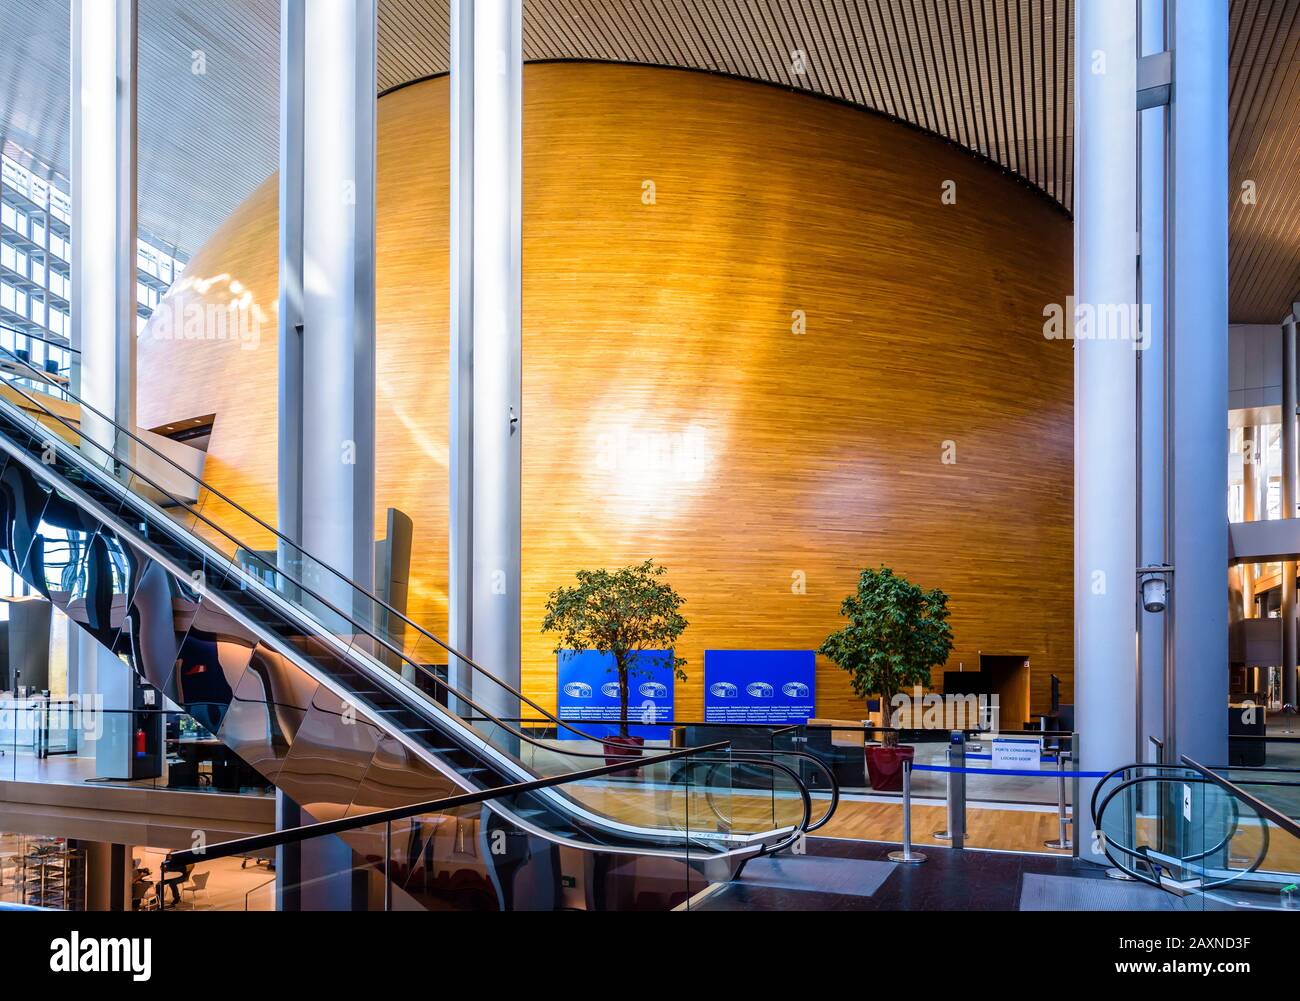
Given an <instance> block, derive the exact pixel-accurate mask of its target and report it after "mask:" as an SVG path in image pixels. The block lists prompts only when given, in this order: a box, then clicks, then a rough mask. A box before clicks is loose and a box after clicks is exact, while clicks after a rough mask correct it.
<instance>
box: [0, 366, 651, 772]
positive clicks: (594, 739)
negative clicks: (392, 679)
mask: <svg viewBox="0 0 1300 1001" xmlns="http://www.w3.org/2000/svg"><path fill="white" fill-rule="evenodd" d="M5 350H6V349H5V348H2V347H0V351H5ZM11 388H14V390H15V391H16V392H18V393H19V394H20V395H21V396H23V398H24V399H27V400H28V401H29V402H31V403H33V404H35V405H36V406H38V407H40V409H41V410H42V411H43V412H45V413H46V414H48V415H49V416H50V417H51V418H53V419H54V420H56V421H58V422H59V423H60V424H62V425H63V426H64V427H66V428H68V430H70V431H72V432H73V433H75V434H77V435H78V436H80V438H81V440H83V441H89V442H90V443H91V444H93V445H94V446H95V447H96V448H98V449H99V450H100V451H101V452H104V453H105V454H106V455H107V456H109V458H111V459H112V460H113V461H114V462H116V463H118V464H119V465H121V466H122V467H123V468H125V469H126V470H128V471H129V472H130V473H131V474H132V476H133V477H137V478H139V479H140V480H141V481H142V482H144V483H147V484H148V485H149V486H151V487H153V488H154V489H155V490H157V491H158V492H159V493H161V494H162V495H163V496H165V497H167V498H169V499H171V500H173V501H175V503H176V504H177V505H179V506H181V507H184V508H185V510H186V511H188V512H189V513H190V514H192V515H194V517H195V518H196V519H198V520H200V521H202V522H203V523H204V524H205V525H208V526H209V527H210V528H212V529H213V530H214V531H216V532H218V533H219V534H221V535H222V536H223V537H224V538H225V539H227V540H228V541H229V542H231V543H232V544H234V545H235V546H237V547H238V548H239V549H242V550H243V551H245V552H247V553H249V554H250V555H251V556H252V557H253V558H254V559H256V560H258V561H259V562H261V563H262V564H263V565H264V566H266V567H267V569H269V570H270V571H271V572H273V573H275V574H278V575H279V576H281V577H283V578H284V579H285V580H287V581H288V582H289V583H290V584H292V585H293V586H294V587H295V588H297V589H298V590H300V591H301V592H302V593H304V594H306V595H308V596H310V597H312V598H313V599H315V600H316V601H318V602H319V603H320V604H321V605H322V606H324V607H325V608H327V609H329V610H330V611H331V612H333V613H334V614H335V615H337V616H338V617H339V618H340V619H342V620H343V621H345V622H347V623H349V624H350V625H352V626H355V627H356V628H357V630H358V632H359V633H361V634H364V635H366V636H368V637H370V638H371V639H372V640H374V641H375V642H377V643H379V644H380V645H382V646H383V647H384V648H386V649H387V650H388V651H389V652H391V653H392V654H393V655H394V656H396V657H398V658H400V659H401V660H402V661H403V662H405V663H407V664H409V665H411V667H413V668H414V669H416V670H417V671H420V672H421V673H423V674H425V675H426V676H428V677H430V678H432V679H433V680H435V681H436V682H437V683H438V684H439V685H441V686H442V687H443V688H445V689H446V690H447V691H448V692H449V693H451V694H453V695H455V696H456V697H457V698H458V699H460V700H461V701H462V702H464V703H465V704H466V705H468V706H470V707H472V708H473V709H475V710H477V711H478V712H480V713H482V714H483V718H484V719H488V720H491V721H492V722H493V723H495V724H496V725H498V726H500V727H501V728H502V729H503V730H504V731H506V732H507V733H510V734H513V735H514V736H516V737H518V738H519V739H520V740H523V741H524V742H526V743H528V744H531V745H533V746H535V747H542V748H544V749H546V750H554V748H550V747H547V746H546V745H544V744H541V743H540V742H539V741H537V740H534V739H533V738H532V737H530V736H528V735H527V734H525V733H523V732H522V731H520V730H517V729H515V728H514V727H512V726H510V725H509V724H508V723H507V722H506V721H504V720H502V719H500V718H498V717H497V716H495V715H493V714H492V713H491V712H490V711H488V710H487V709H484V708H483V707H482V706H480V705H479V704H478V703H477V702H475V701H474V700H473V699H472V698H471V697H470V696H467V695H465V694H464V693H463V692H461V691H460V690H459V689H457V688H454V687H453V686H452V685H450V684H449V683H448V682H446V681H443V680H442V679H441V678H439V677H438V676H437V675H436V674H434V673H433V672H432V671H430V670H429V669H428V668H427V667H425V666H424V665H423V664H418V663H416V662H415V661H413V660H411V658H409V657H408V656H407V655H406V654H405V653H404V652H403V651H402V650H400V649H398V648H397V647H396V646H394V645H393V644H392V643H391V642H390V641H389V640H388V639H387V638H385V637H383V636H380V635H378V634H376V633H375V632H372V631H371V630H370V629H369V628H367V627H366V626H365V625H364V624H363V623H359V622H357V621H356V620H355V619H353V618H352V617H351V616H350V615H349V614H348V613H346V612H344V611H343V610H342V609H340V608H339V607H338V606H337V605H335V604H334V603H333V602H332V601H330V600H329V599H328V598H326V597H324V596H323V595H320V594H318V593H316V592H315V591H313V590H312V589H311V588H309V587H307V585H305V584H303V583H301V582H300V581H298V580H297V579H296V578H294V577H293V576H291V575H290V574H289V573H287V572H286V571H285V570H283V569H282V568H280V567H277V566H274V565H272V564H271V563H268V562H267V561H266V560H265V559H263V558H262V557H261V556H260V555H258V553H257V551H256V550H253V549H250V548H249V547H248V546H246V545H245V544H244V543H243V542H242V541H241V540H239V539H236V538H235V537H234V536H232V535H231V534H230V533H229V532H227V531H226V530H225V529H224V528H222V527H221V526H220V525H218V524H216V523H215V522H213V521H212V520H210V519H209V518H207V517H206V516H204V515H203V513H202V512H201V511H196V510H194V509H193V508H191V507H190V506H189V504H188V503H187V502H185V501H183V500H181V499H180V498H178V497H176V496H175V495H174V494H172V493H170V492H169V491H168V490H167V488H166V487H163V486H162V485H161V484H159V483H157V482H156V481H155V480H153V479H151V478H150V477H149V476H148V475H147V474H145V473H142V472H141V471H140V470H138V469H136V468H135V467H134V466H132V465H131V464H130V463H129V462H127V461H126V460H124V459H122V458H121V457H120V456H118V455H117V454H116V453H115V452H113V451H112V450H110V449H109V448H108V447H107V446H105V445H103V444H102V443H100V442H98V441H96V440H95V439H94V438H92V437H89V436H87V435H85V434H84V433H82V431H81V430H80V428H77V427H74V426H73V425H72V424H70V423H69V422H68V421H66V420H64V419H63V418H62V417H61V416H60V415H58V414H56V413H54V412H53V411H52V410H49V409H48V408H47V407H45V406H44V405H43V404H41V403H40V402H39V401H38V400H34V399H32V398H31V397H30V396H28V395H27V394H26V393H23V392H22V390H21V389H18V388H17V387H11ZM0 405H3V406H12V404H10V403H9V402H8V401H6V400H0ZM86 406H87V407H88V408H89V409H90V410H92V411H94V412H95V413H98V412H99V411H97V410H95V408H94V407H90V406H89V405H88V404H86ZM14 409H15V410H18V411H19V413H21V410H20V409H19V408H16V407H15V408H14ZM24 416H25V415H24ZM105 419H106V420H108V421H109V423H113V422H112V420H111V419H110V418H105ZM33 423H34V426H35V427H36V428H37V429H41V428H42V425H41V424H40V423H39V422H33ZM113 426H114V427H115V428H117V427H118V425H116V424H113ZM118 429H119V430H122V431H123V433H125V434H128V435H129V434H130V432H127V431H125V429H121V428H118ZM131 437H133V438H134V437H135V436H134V435H131ZM137 440H139V439H137ZM141 444H143V445H144V447H145V448H146V449H149V450H150V451H153V449H152V448H151V447H150V446H149V445H148V444H147V443H145V442H141ZM154 454H156V455H159V456H160V457H161V458H164V459H167V461H168V462H171V460H170V459H169V458H168V457H167V456H165V455H162V453H160V452H154ZM172 464H173V465H175V463H172ZM92 465H93V464H92ZM95 468H96V470H97V471H98V472H99V473H102V474H104V475H105V477H106V478H107V479H110V480H112V481H113V482H114V483H115V484H116V485H117V486H118V487H121V488H122V489H123V490H124V491H125V492H126V493H127V495H128V496H130V497H132V498H133V499H135V500H137V501H142V502H144V501H146V500H147V499H146V498H143V497H141V496H140V495H138V494H136V493H134V492H133V491H131V490H130V489H129V488H128V487H126V486H124V485H123V484H121V483H120V482H118V481H117V480H116V479H113V477H111V476H108V475H107V473H106V471H105V470H103V469H101V468H99V467H95ZM177 468H181V467H179V466H178V467H177ZM186 475H187V476H191V478H193V479H195V480H196V482H200V483H201V482H202V481H199V480H197V478H196V477H192V475H191V474H190V473H188V472H187V473H186ZM218 496H222V495H221V494H218ZM234 506H235V507H238V505H234ZM240 510H242V508H241V509H240ZM162 517H163V520H164V522H165V523H167V524H172V525H174V526H175V527H177V528H182V527H183V526H181V525H179V524H178V523H177V522H176V520H175V519H173V518H169V517H167V516H166V515H162ZM252 517H254V520H258V519H256V516H252ZM299 551H300V552H303V551H302V550H299ZM303 555H305V556H308V557H309V558H311V559H314V557H310V554H307V553H305V552H303ZM232 565H233V566H236V567H237V566H238V564H237V563H233V562H232ZM320 565H321V566H324V567H325V568H326V569H328V570H330V572H331V573H333V574H335V575H338V576H339V578H340V580H343V581H344V582H345V583H350V582H348V581H347V579H346V578H344V577H342V576H341V575H339V573H338V571H337V570H334V569H333V568H332V567H328V566H326V565H325V564H320ZM259 583H260V582H259ZM357 589H358V590H360V591H363V592H364V589H363V588H357ZM364 593H367V594H368V593H369V592H364ZM281 597H283V596H282V595H281ZM376 600H378V599H376ZM381 604H382V602H381ZM307 614H308V617H309V618H310V615H309V613H307ZM396 614H398V615H400V613H396ZM313 621H314V619H313ZM412 624H413V625H414V623H412ZM317 625H318V627H319V628H321V629H324V626H323V625H321V624H320V623H317ZM417 628H419V627H418V626H417ZM420 632H422V633H425V631H424V630H423V629H420ZM425 635H429V636H430V638H432V639H434V640H436V641H437V642H438V643H439V644H440V645H442V646H444V647H446V644H444V643H442V641H441V640H437V637H434V636H432V634H428V633H425ZM447 649H448V650H450V648H449V647H447ZM452 652H454V651H452ZM465 662H466V663H467V664H470V665H471V666H472V667H474V669H475V670H477V671H479V672H480V673H482V674H483V675H484V676H485V677H487V678H488V679H489V680H491V681H493V682H495V683H496V684H498V685H500V686H501V687H502V688H503V689H505V690H506V691H507V692H508V693H510V694H513V695H516V696H518V697H519V698H520V699H521V700H523V701H524V702H526V703H527V704H528V705H529V706H530V707H532V708H534V709H536V710H537V711H538V712H540V713H542V714H543V715H544V716H546V717H547V718H548V719H549V720H550V721H551V722H553V723H555V724H556V725H557V726H559V727H562V728H563V729H565V730H567V731H569V732H570V733H576V734H577V735H578V736H580V737H582V738H583V739H585V740H590V741H592V742H593V743H604V742H603V741H602V739H601V738H599V737H596V736H594V735H592V734H588V733H584V732H583V731H582V730H579V729H577V728H576V727H573V726H570V725H569V724H567V723H564V722H563V721H561V720H559V719H557V718H556V717H553V716H550V715H549V714H548V713H547V712H546V710H544V709H542V708H540V707H539V706H537V705H536V703H534V702H533V701H532V700H531V699H529V698H528V697H527V696H525V695H523V694H521V693H520V692H518V691H516V690H515V689H514V688H513V687H512V686H510V685H509V684H507V683H506V682H503V681H501V680H500V679H498V678H496V677H494V676H493V675H491V674H489V673H488V672H487V671H486V670H485V669H484V668H483V667H481V666H479V665H478V664H474V663H473V662H472V661H469V660H466V661H465ZM417 691H418V690H417ZM420 694H421V695H422V696H424V695H425V693H423V692H420ZM563 753H565V754H566V755H568V756H571V757H576V758H609V757H614V756H615V755H613V754H611V753H609V752H606V753H604V754H595V753H588V752H585V751H565V752H563ZM628 758H629V760H631V759H632V758H633V756H630V755H629V756H628Z"/></svg>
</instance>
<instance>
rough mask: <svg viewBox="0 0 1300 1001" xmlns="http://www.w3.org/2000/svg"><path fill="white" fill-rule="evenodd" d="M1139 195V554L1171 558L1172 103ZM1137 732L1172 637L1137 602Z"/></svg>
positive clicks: (1148, 4)
mask: <svg viewBox="0 0 1300 1001" xmlns="http://www.w3.org/2000/svg"><path fill="white" fill-rule="evenodd" d="M1139 35H1140V40H1139V55H1141V56H1144V57H1147V56H1155V55H1156V54H1157V53H1160V52H1164V51H1166V49H1167V47H1168V46H1167V40H1166V38H1165V0H1142V9H1141V13H1140V15H1139ZM1138 125H1139V130H1140V131H1139V138H1138V155H1139V157H1140V158H1141V165H1140V167H1139V171H1140V174H1139V182H1138V192H1139V194H1138V200H1139V209H1138V211H1139V219H1140V234H1141V235H1140V239H1141V244H1140V254H1141V257H1140V261H1141V265H1140V268H1139V274H1138V283H1139V292H1138V302H1140V303H1141V304H1142V307H1143V310H1144V311H1145V310H1148V309H1149V321H1150V322H1149V323H1146V325H1145V326H1144V328H1143V341H1144V344H1145V347H1144V348H1143V350H1142V352H1141V353H1140V354H1139V356H1138V411H1139V413H1138V420H1139V424H1138V429H1139V430H1138V434H1139V445H1138V449H1139V451H1138V495H1139V498H1140V501H1141V504H1140V508H1139V512H1138V517H1139V522H1138V558H1139V560H1140V561H1141V563H1142V565H1143V566H1159V565H1162V564H1168V563H1170V562H1171V560H1170V559H1169V558H1168V546H1167V539H1166V530H1165V529H1166V526H1165V502H1166V494H1167V492H1168V483H1167V482H1166V478H1165V440H1166V436H1167V428H1166V426H1165V425H1166V421H1165V415H1166V411H1165V405H1166V402H1167V401H1166V398H1165V375H1166V366H1167V361H1168V359H1167V357H1166V350H1165V349H1166V345H1167V341H1166V338H1165V292H1166V289H1165V221H1166V217H1167V212H1166V204H1165V195H1166V190H1165V169H1166V156H1165V154H1166V143H1167V142H1168V129H1169V110H1168V106H1167V105H1165V104H1157V105H1155V106H1153V107H1150V108H1146V109H1145V110H1143V111H1141V112H1139V117H1138ZM1136 614H1137V617H1138V630H1139V633H1138V672H1139V678H1138V681H1137V685H1136V689H1137V697H1138V700H1139V705H1138V712H1137V719H1136V724H1137V732H1136V733H1135V734H1134V741H1135V744H1136V746H1135V749H1134V758H1133V760H1135V761H1145V760H1148V759H1150V758H1151V757H1152V751H1153V748H1152V746H1151V745H1150V743H1149V741H1148V738H1149V737H1157V738H1161V739H1163V734H1164V674H1165V660H1166V651H1167V649H1168V644H1167V642H1166V632H1167V629H1166V627H1167V622H1168V620H1167V618H1166V616H1164V615H1163V614H1159V613H1156V614H1153V613H1149V612H1145V611H1143V610H1142V609H1141V607H1140V606H1139V608H1138V610H1137V613H1136Z"/></svg>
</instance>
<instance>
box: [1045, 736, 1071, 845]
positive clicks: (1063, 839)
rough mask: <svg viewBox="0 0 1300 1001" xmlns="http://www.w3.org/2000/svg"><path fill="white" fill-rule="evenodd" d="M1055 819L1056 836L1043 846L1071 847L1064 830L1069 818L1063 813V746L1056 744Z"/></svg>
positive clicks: (1068, 836)
mask: <svg viewBox="0 0 1300 1001" xmlns="http://www.w3.org/2000/svg"><path fill="white" fill-rule="evenodd" d="M1056 821H1057V828H1058V829H1057V838H1056V840H1055V841H1044V842H1043V847H1044V848H1057V849H1061V850H1065V849H1073V848H1074V842H1073V841H1072V840H1071V839H1070V835H1069V834H1068V833H1067V831H1066V825H1067V824H1069V819H1068V818H1067V817H1066V813H1065V748H1063V747H1061V746H1060V744H1059V743H1058V744H1057V747H1056Z"/></svg>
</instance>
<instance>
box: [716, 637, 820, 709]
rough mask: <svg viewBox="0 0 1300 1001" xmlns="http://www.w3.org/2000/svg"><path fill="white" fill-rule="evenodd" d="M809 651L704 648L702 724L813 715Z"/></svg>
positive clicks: (814, 663)
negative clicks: (703, 722)
mask: <svg viewBox="0 0 1300 1001" xmlns="http://www.w3.org/2000/svg"><path fill="white" fill-rule="evenodd" d="M816 675H817V655H816V654H815V653H814V652H813V651H812V650H705V651H704V721H705V722H706V723H776V724H787V723H802V722H804V721H805V720H807V719H808V718H809V717H810V716H813V715H815V707H816V696H817V690H816V687H815V686H816Z"/></svg>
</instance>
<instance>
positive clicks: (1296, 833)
mask: <svg viewBox="0 0 1300 1001" xmlns="http://www.w3.org/2000/svg"><path fill="white" fill-rule="evenodd" d="M1182 762H1183V764H1184V765H1186V766H1187V767H1188V768H1190V769H1192V770H1193V771H1195V772H1199V773H1200V774H1201V775H1203V776H1204V777H1205V778H1206V779H1207V780H1209V781H1210V782H1213V783H1214V784H1215V785H1217V786H1219V787H1220V788H1222V789H1224V790H1226V791H1227V792H1228V793H1230V794H1231V795H1233V796H1235V797H1236V798H1237V799H1240V800H1241V801H1242V802H1244V803H1245V804H1246V805H1247V806H1249V807H1250V808H1251V809H1252V810H1254V811H1255V812H1256V813H1257V814H1259V816H1260V818H1261V819H1263V820H1267V821H1271V822H1272V823H1274V824H1276V825H1277V826H1278V827H1280V828H1282V830H1284V831H1286V832H1287V833H1288V834H1290V835H1291V836H1292V837H1295V838H1300V823H1297V822H1296V820H1295V819H1294V818H1293V817H1288V816H1287V815H1286V814H1285V813H1283V812H1282V811H1281V810H1279V809H1277V807H1274V806H1269V804H1267V803H1265V802H1264V801H1263V800H1261V799H1258V798H1257V797H1255V796H1252V795H1251V794H1250V793H1248V792H1246V790H1245V789H1243V788H1241V786H1239V785H1237V784H1236V783H1235V782H1229V781H1228V780H1227V779H1225V778H1224V777H1223V776H1222V775H1217V774H1215V773H1214V772H1212V771H1210V769H1208V768H1206V767H1205V766H1204V765H1202V764H1200V763H1199V762H1196V761H1193V760H1192V759H1191V758H1189V757H1188V756H1187V755H1186V754H1184V755H1182ZM1266 829H1267V828H1266Z"/></svg>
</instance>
